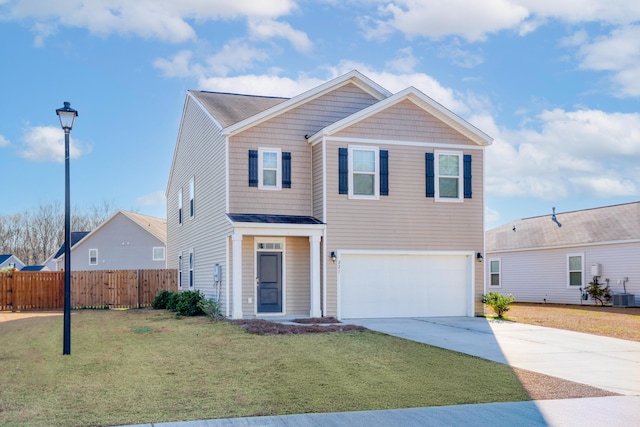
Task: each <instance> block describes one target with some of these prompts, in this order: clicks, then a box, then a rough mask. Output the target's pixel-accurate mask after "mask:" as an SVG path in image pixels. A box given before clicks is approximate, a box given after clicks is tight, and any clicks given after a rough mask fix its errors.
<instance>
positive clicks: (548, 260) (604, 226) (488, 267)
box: [485, 202, 640, 305]
mask: <svg viewBox="0 0 640 427" xmlns="http://www.w3.org/2000/svg"><path fill="white" fill-rule="evenodd" d="M555 218H556V221H552V215H546V216H540V217H534V218H525V219H521V220H518V221H513V222H510V223H508V224H505V225H502V226H500V227H497V228H494V229H492V230H489V231H487V232H486V236H485V242H486V257H485V259H486V264H485V275H486V276H485V280H486V291H492V290H495V291H497V292H500V293H503V294H513V295H514V297H515V298H516V301H521V302H537V303H561V304H593V303H594V301H592V300H591V299H589V300H583V299H582V295H583V290H584V288H585V287H586V286H587V285H588V284H589V282H591V281H593V280H594V278H595V277H597V278H598V282H599V283H601V284H602V285H603V286H604V285H607V284H608V285H609V287H610V289H611V293H612V294H623V293H627V294H634V295H635V301H636V305H638V303H640V301H639V300H638V297H639V296H640V202H635V203H628V204H622V205H615V206H606V207H600V208H594V209H586V210H581V211H574V212H565V213H558V214H556V215H555Z"/></svg>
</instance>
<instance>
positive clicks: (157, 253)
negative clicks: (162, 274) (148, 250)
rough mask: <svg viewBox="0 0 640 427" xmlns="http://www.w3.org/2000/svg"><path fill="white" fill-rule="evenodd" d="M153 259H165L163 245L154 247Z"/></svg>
mask: <svg viewBox="0 0 640 427" xmlns="http://www.w3.org/2000/svg"><path fill="white" fill-rule="evenodd" d="M153 260H154V261H164V248H163V247H162V246H158V247H155V248H153Z"/></svg>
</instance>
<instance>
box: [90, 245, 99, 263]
mask: <svg viewBox="0 0 640 427" xmlns="http://www.w3.org/2000/svg"><path fill="white" fill-rule="evenodd" d="M89 265H98V250H97V249H89Z"/></svg>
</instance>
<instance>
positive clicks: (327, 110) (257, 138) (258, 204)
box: [229, 84, 375, 215]
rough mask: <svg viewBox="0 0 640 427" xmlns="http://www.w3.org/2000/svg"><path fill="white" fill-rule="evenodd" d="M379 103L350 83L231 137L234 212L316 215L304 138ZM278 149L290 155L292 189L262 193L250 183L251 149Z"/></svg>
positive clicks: (231, 196)
mask: <svg viewBox="0 0 640 427" xmlns="http://www.w3.org/2000/svg"><path fill="white" fill-rule="evenodd" d="M374 102H375V99H374V98H373V97H371V96H370V95H368V94H366V93H365V92H363V91H362V90H361V89H359V88H357V87H356V86H355V85H352V84H349V85H346V86H343V87H341V88H338V89H336V90H334V91H332V92H330V93H328V94H325V95H323V96H320V97H318V98H316V99H314V100H312V101H309V102H308V103H306V104H304V105H302V106H300V107H297V108H294V109H292V110H290V111H288V112H286V113H283V114H281V115H279V116H277V117H274V118H272V119H270V120H267V121H265V122H263V123H261V124H259V125H256V126H253V127H251V128H250V129H248V130H246V131H244V132H241V133H239V134H238V135H234V136H232V137H231V138H230V150H229V168H230V170H231V173H230V174H229V186H230V201H229V211H230V213H263V214H279V215H312V214H313V210H314V207H313V203H314V202H313V194H312V186H313V184H312V178H311V174H310V173H309V171H310V170H312V167H311V146H310V145H309V144H308V143H307V140H306V139H305V137H304V136H305V135H313V134H314V133H315V132H317V131H318V130H320V129H322V128H323V127H325V126H327V125H329V124H331V123H333V122H335V121H337V120H339V119H342V118H344V117H346V116H348V115H350V114H352V113H354V112H356V111H358V110H360V109H362V108H364V107H367V106H369V105H371V104H373V103H374ZM261 147H262V148H280V149H281V150H282V151H283V152H291V188H283V189H282V190H279V191H274V190H259V189H258V188H257V187H249V185H248V173H249V172H248V151H249V150H257V149H258V148H261Z"/></svg>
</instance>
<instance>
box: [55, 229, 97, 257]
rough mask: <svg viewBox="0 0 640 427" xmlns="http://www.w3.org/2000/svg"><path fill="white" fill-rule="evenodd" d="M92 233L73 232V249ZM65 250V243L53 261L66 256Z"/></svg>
mask: <svg viewBox="0 0 640 427" xmlns="http://www.w3.org/2000/svg"><path fill="white" fill-rule="evenodd" d="M89 233H90V231H72V232H71V247H72V248H73V246H74V245H75V244H76V243H78V242H79V241H80V240H82V239H84V238H85V236H86V235H87V234H89ZM64 248H65V243H63V244H62V245H61V246H60V249H58V252H56V254H55V255H54V256H53V259H57V258H60V257H61V256H62V255H64Z"/></svg>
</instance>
